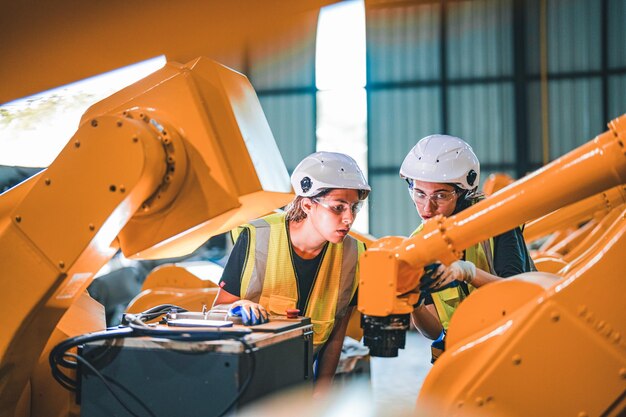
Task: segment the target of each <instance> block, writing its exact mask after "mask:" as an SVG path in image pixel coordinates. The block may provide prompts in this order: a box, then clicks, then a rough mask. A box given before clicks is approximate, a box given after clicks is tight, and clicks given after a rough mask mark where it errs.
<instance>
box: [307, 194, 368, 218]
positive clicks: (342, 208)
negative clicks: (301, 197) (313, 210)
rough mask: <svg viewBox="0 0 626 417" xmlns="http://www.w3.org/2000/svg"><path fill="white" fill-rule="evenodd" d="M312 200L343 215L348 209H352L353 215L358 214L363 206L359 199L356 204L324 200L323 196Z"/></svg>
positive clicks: (332, 211) (338, 214)
mask: <svg viewBox="0 0 626 417" xmlns="http://www.w3.org/2000/svg"><path fill="white" fill-rule="evenodd" d="M311 201H313V202H314V203H315V204H319V205H320V206H322V207H324V208H325V209H327V210H328V211H330V212H331V213H333V214H336V215H337V216H341V215H342V214H344V213H345V212H346V211H347V210H351V211H352V215H353V216H356V214H357V213H358V212H359V210H361V207H362V206H363V202H362V201H359V202H357V203H354V204H348V203H342V202H339V201H333V202H332V203H327V202H324V201H323V200H322V199H321V198H312V199H311Z"/></svg>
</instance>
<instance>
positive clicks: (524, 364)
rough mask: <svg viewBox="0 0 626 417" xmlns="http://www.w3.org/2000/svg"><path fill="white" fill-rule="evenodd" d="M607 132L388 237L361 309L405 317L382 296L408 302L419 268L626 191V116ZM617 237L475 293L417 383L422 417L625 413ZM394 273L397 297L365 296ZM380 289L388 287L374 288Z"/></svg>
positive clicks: (620, 235) (625, 348) (370, 271)
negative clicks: (557, 268) (559, 265)
mask: <svg viewBox="0 0 626 417" xmlns="http://www.w3.org/2000/svg"><path fill="white" fill-rule="evenodd" d="M609 128H610V130H609V131H607V132H605V133H603V134H601V135H599V136H597V137H596V138H595V139H594V140H592V141H590V142H589V143H587V144H586V145H583V146H581V147H580V148H578V149H576V150H574V151H572V152H570V153H569V154H567V155H565V156H563V157H561V158H559V159H557V160H555V161H554V162H552V163H551V164H549V165H547V166H546V167H544V168H543V169H541V170H539V171H537V172H536V173H533V174H531V175H529V176H527V177H525V178H523V179H522V180H520V181H518V182H516V183H514V184H512V185H510V186H509V187H506V188H505V189H503V190H501V191H499V192H497V193H495V194H494V195H492V196H491V197H489V198H488V199H486V200H484V201H482V202H480V203H478V204H476V205H474V206H472V207H470V208H468V209H466V210H464V211H463V212H461V213H459V214H457V215H455V216H452V217H450V218H443V217H439V218H435V219H431V220H429V221H427V222H426V223H425V226H424V229H423V232H422V233H420V234H419V235H417V236H415V237H413V238H409V239H398V238H395V239H393V238H385V239H382V240H381V241H379V242H378V243H376V244H375V245H373V247H372V248H370V249H369V250H368V251H367V252H366V253H365V254H364V256H363V257H362V259H361V262H362V263H361V268H362V269H361V271H362V272H361V280H362V287H361V289H360V293H359V297H360V298H359V309H360V310H361V311H362V312H366V313H367V314H372V315H380V316H385V315H388V314H396V313H404V309H403V308H393V306H394V305H397V304H398V303H397V302H396V301H395V300H390V299H388V297H394V298H395V299H400V300H406V299H407V298H408V297H409V294H411V291H412V290H413V289H414V288H415V287H417V284H418V282H419V278H420V276H421V274H422V271H423V268H424V266H425V265H428V264H429V263H432V262H435V261H440V262H443V263H450V262H452V261H454V260H456V259H458V258H459V256H460V254H461V252H462V251H463V250H464V249H465V248H467V247H469V246H471V245H474V244H476V243H478V242H480V241H482V240H485V239H487V238H489V237H490V236H494V235H497V234H499V233H502V232H504V231H506V230H510V229H512V228H514V227H516V226H517V225H519V224H522V223H524V222H526V221H528V220H530V219H534V218H538V217H540V216H543V215H546V214H548V213H550V212H552V211H554V210H556V209H558V208H560V207H563V206H566V205H568V204H572V203H574V202H576V201H580V200H581V199H584V198H587V197H589V196H592V195H594V194H597V193H599V192H602V191H604V190H607V189H609V188H610V187H616V186H619V185H621V184H624V183H626V149H625V145H624V144H625V140H624V139H625V138H626V115H625V116H622V117H621V118H619V119H616V120H614V121H612V122H611V123H610V124H609ZM625 233H626V225H625V224H624V217H623V216H622V217H621V218H620V219H618V220H617V221H616V222H614V224H613V226H612V227H609V228H608V231H607V232H606V233H605V234H604V235H603V236H602V237H601V239H600V240H599V241H598V243H597V244H596V246H595V248H594V250H589V251H587V252H585V254H583V255H582V256H581V258H579V259H577V260H575V261H573V262H572V263H571V264H570V265H571V266H570V268H569V269H567V268H564V271H562V273H559V275H552V274H546V273H539V272H538V273H531V274H522V275H520V276H518V277H516V278H512V279H508V280H502V281H499V282H496V283H493V284H489V285H487V286H485V287H484V288H482V287H481V288H480V289H478V291H475V292H474V293H472V294H471V295H470V296H469V297H468V298H467V300H465V301H464V302H463V303H462V304H461V305H460V307H459V309H458V310H457V312H456V314H455V315H454V316H453V318H452V321H451V323H450V327H449V333H448V337H449V343H448V344H447V346H446V352H444V353H443V355H442V356H441V357H440V358H439V359H438V361H437V362H436V363H435V365H434V367H433V369H432V370H431V372H430V373H429V375H428V376H427V378H426V380H425V381H424V384H423V387H422V390H421V392H420V395H419V398H418V404H417V405H418V414H420V413H422V415H429V416H430V415H437V416H439V415H441V416H444V415H445V416H473V415H487V416H527V415H583V414H584V415H617V414H618V413H619V412H620V410H623V409H624V406H625V404H626V403H625V402H624V401H625V400H624V398H623V392H624V390H625V389H626V378H625V377H624V376H625V375H626V343H625V341H624V338H623V335H624V334H626V333H625V332H626V316H625V315H624V314H623V293H624V289H625V287H624V285H625V284H624V280H623V279H622V278H623V274H622V273H621V272H620V271H621V269H622V268H621V265H622V264H623V254H624V253H626V235H625ZM561 274H562V275H561ZM390 275H391V277H392V279H393V278H395V280H394V281H395V284H394V283H392V285H391V287H392V288H393V289H395V290H396V291H395V293H393V294H392V292H391V291H376V293H375V294H374V293H373V292H370V291H367V290H365V291H363V289H364V288H365V289H367V288H368V286H370V285H371V284H372V283H373V282H375V281H377V280H378V281H384V280H382V279H381V277H389V276H390ZM385 282H386V281H385ZM522 283H523V284H522ZM363 284H364V285H363ZM377 285H378V286H379V287H382V286H384V285H381V284H380V283H379V284H375V285H371V286H372V287H376V286H377ZM516 294H518V295H519V296H516ZM389 310H391V311H389ZM459 323H460V324H459ZM469 323H471V326H470V324H469ZM574 346H575V347H574ZM555 387H558V388H557V389H555Z"/></svg>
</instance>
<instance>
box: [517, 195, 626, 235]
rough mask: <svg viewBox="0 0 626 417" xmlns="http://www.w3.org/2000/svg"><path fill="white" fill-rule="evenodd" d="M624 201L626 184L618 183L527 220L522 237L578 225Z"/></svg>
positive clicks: (602, 214) (625, 200)
mask: <svg viewBox="0 0 626 417" xmlns="http://www.w3.org/2000/svg"><path fill="white" fill-rule="evenodd" d="M625 203H626V186H624V185H622V184H620V185H618V186H616V187H613V188H611V189H608V190H606V191H602V192H600V193H598V194H596V195H593V196H591V197H587V198H585V199H583V200H581V201H578V202H576V203H574V204H570V205H569V206H567V207H563V208H560V209H558V210H556V211H554V212H552V213H549V214H547V215H545V216H542V217H540V218H538V219H535V220H533V221H531V222H529V223H528V224H527V225H526V227H525V228H524V237H525V238H526V240H527V241H528V242H532V241H534V240H536V239H539V238H541V237H543V236H545V235H547V234H550V233H553V232H555V231H557V230H560V229H562V228H565V227H570V226H572V227H578V224H579V223H582V222H584V221H587V220H589V219H591V218H593V217H594V216H596V215H600V216H604V215H606V214H608V213H609V212H610V211H611V210H612V209H614V208H616V207H618V206H620V205H621V204H625Z"/></svg>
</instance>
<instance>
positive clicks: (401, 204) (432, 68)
mask: <svg viewBox="0 0 626 417" xmlns="http://www.w3.org/2000/svg"><path fill="white" fill-rule="evenodd" d="M366 7H367V3H366ZM440 13H441V11H440V7H439V5H436V4H422V5H408V6H406V7H380V8H366V33H367V54H368V59H367V63H368V65H367V76H368V80H367V87H366V88H367V91H368V132H369V133H368V136H369V140H368V149H369V158H368V165H369V180H370V184H371V186H372V193H371V195H370V198H369V206H370V233H371V234H373V235H374V236H384V235H408V234H409V233H410V232H411V231H412V228H414V227H415V226H417V225H418V224H419V220H418V219H417V218H416V217H417V216H416V214H415V208H414V207H413V203H412V202H411V200H410V199H409V197H408V194H407V192H406V183H405V182H404V181H402V180H400V178H399V176H398V169H399V167H400V164H401V162H402V159H403V158H404V156H405V155H406V153H407V151H408V150H409V149H411V147H412V146H413V145H414V144H415V141H416V139H417V138H420V137H422V136H424V135H428V134H430V133H433V132H437V131H440V130H441V127H442V126H441V106H442V103H441V92H440V89H439V88H437V87H436V85H435V83H436V82H437V81H438V79H439V74H440V73H441V71H440V69H441V60H440V55H439V54H440V51H441V48H440V36H439V33H440V21H441V19H440Z"/></svg>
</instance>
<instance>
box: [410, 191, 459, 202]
mask: <svg viewBox="0 0 626 417" xmlns="http://www.w3.org/2000/svg"><path fill="white" fill-rule="evenodd" d="M409 194H410V195H411V198H412V199H413V201H415V202H416V203H417V204H419V205H426V203H428V201H431V202H432V203H433V204H435V205H436V206H439V205H442V204H445V203H448V202H450V201H452V199H454V196H455V195H456V194H457V193H456V191H437V192H436V193H433V194H430V195H429V194H426V193H425V192H423V191H421V190H416V189H414V188H409Z"/></svg>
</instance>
